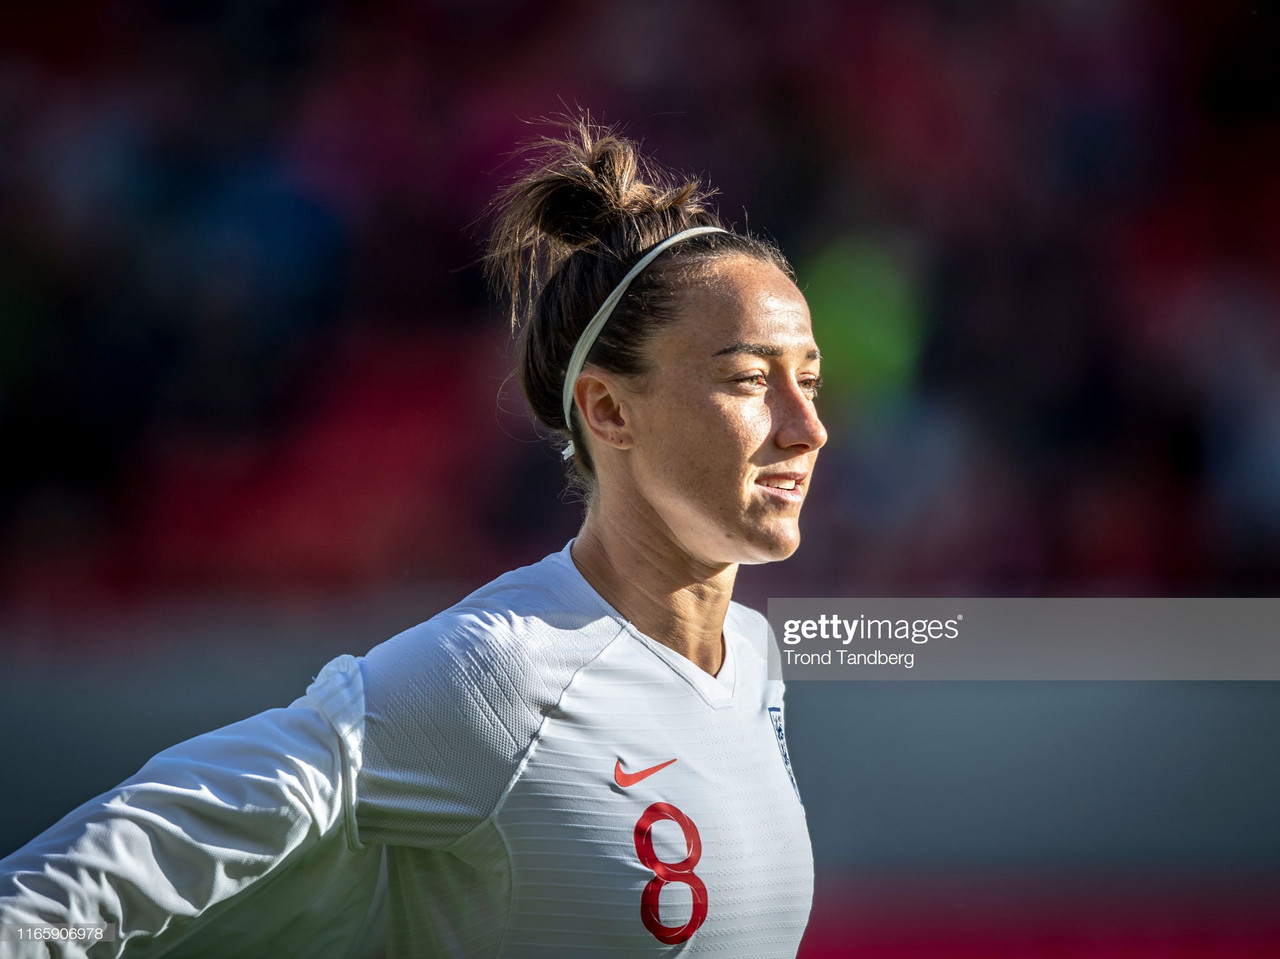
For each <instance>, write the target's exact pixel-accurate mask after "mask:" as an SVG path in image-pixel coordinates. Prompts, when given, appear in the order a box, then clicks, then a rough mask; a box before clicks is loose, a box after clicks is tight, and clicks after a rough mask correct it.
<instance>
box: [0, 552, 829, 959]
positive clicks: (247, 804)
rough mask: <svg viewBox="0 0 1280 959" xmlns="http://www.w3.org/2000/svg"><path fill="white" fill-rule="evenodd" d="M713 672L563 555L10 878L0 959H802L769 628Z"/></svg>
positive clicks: (76, 816)
mask: <svg viewBox="0 0 1280 959" xmlns="http://www.w3.org/2000/svg"><path fill="white" fill-rule="evenodd" d="M724 637H725V654H726V655H725V661H724V665H723V667H722V668H721V670H720V673H719V675H717V676H714V677H713V676H711V675H709V674H707V673H705V672H703V671H702V670H700V669H699V668H697V667H696V666H694V665H693V663H691V662H690V661H689V660H687V659H685V658H684V657H682V656H679V655H678V654H676V653H674V652H672V651H671V650H670V649H668V648H666V647H665V646H662V645H661V644H659V643H657V642H655V641H653V640H651V639H649V638H648V637H646V636H643V635H642V634H640V633H639V632H637V631H636V630H635V629H634V628H633V627H632V626H631V625H630V624H629V623H627V622H626V621H625V620H624V619H623V618H622V617H621V616H620V615H619V614H618V613H617V612H616V611H615V610H613V609H612V608H611V607H609V605H608V604H607V603H605V601H604V600H603V599H601V598H600V596H599V595H598V594H597V593H596V592H595V591H594V590H593V589H592V588H591V587H590V585H589V584H588V583H587V582H586V581H585V580H584V579H583V578H582V576H581V574H580V573H579V572H578V570H577V568H576V567H575V566H574V564H573V561H572V559H571V558H570V556H569V550H568V547H566V548H565V549H564V550H563V551H561V552H560V553H557V554H553V555H552V556H549V557H547V558H546V559H544V560H543V561H542V562H540V563H537V564H534V565H533V566H529V567H525V568H523V569H519V570H515V571H513V572H511V573H508V574H506V575H505V576H502V577H500V578H499V579H497V580H495V581H494V582H492V583H490V584H489V585H488V586H485V587H483V588H482V589H480V590H479V591H477V592H476V593H473V594H472V595H471V596H469V597H467V599H465V600H463V601H462V602H461V603H459V604H458V605H457V606H454V607H453V608H451V609H449V610H447V611H445V612H444V613H441V614H440V615H439V616H437V617H435V618H434V619H432V620H430V621H428V622H426V623H424V624H422V625H420V626H417V627H415V628H413V629H410V630H408V631H407V632H405V633H402V634H401V635H399V636H397V637H395V638H393V639H391V640H390V641H388V642H386V643H383V644H382V645H380V646H378V647H376V648H375V649H374V650H372V651H371V652H370V653H369V654H368V655H367V656H365V657H362V658H359V659H357V658H354V657H351V656H342V657H339V658H338V659H336V660H334V661H333V662H331V663H329V664H328V665H327V666H326V667H325V668H324V670H323V671H322V672H321V673H320V675H319V676H318V677H317V678H316V680H315V682H314V683H312V685H311V686H310V687H309V688H308V690H307V693H306V695H305V696H303V697H302V698H301V699H299V700H297V701H296V702H294V703H293V704H292V705H290V706H289V707H288V708H286V709H275V710H269V711H267V712H265V713H262V714H260V715H258V716H255V717H252V718H250V719H247V720H244V721H243V722H240V723H236V724H233V725H231V726H228V727H226V728H224V729H221V730H217V731H215V732H212V733H208V734H206V735H204V736H199V737H197V738H195V739H192V740H190V741H188V742H185V743H182V744H180V745H178V746H175V747H173V748H172V749H169V750H166V751H165V752H163V753H160V754H159V755H158V756H156V757H155V758H154V759H153V760H151V762H149V763H148V764H147V765H146V766H144V767H143V769H142V770H140V771H139V773H138V774H137V775H136V776H134V777H133V778H131V779H129V780H127V781H126V782H125V783H122V784H121V785H120V786H119V787H117V788H116V789H114V790H112V791H111V792H109V793H106V794H104V795H103V796H100V797H98V798H97V799H95V800H92V801H91V802H89V803H86V804H85V805H83V806H81V807H80V808H79V809H76V810H75V811H73V812H72V813H71V814H70V815H68V816H67V817H65V818H64V819H63V820H61V821H60V822H59V823H57V824H56V825H55V826H53V827H52V828H51V829H49V830H48V831H47V832H45V833H43V834H42V835H41V836H39V837H37V838H36V839H35V840H34V841H33V842H31V843H30V844H28V845H27V846H25V847H23V848H22V849H21V850H19V851H18V852H16V853H14V854H13V855H12V856H10V857H8V858H7V859H5V860H3V861H0V923H105V922H114V923H117V924H118V927H119V939H118V941H116V942H114V943H107V942H102V943H98V944H96V945H93V946H91V947H88V949H87V950H86V948H85V947H84V946H83V945H81V946H76V945H70V946H69V945H65V944H57V945H52V946H50V945H46V944H43V943H22V944H15V943H12V942H8V943H0V957H4V959H8V957H11V956H12V957H15V959H16V957H21V959H26V957H41V959H43V957H45V956H47V955H50V954H52V955H55V956H68V957H72V956H75V957H78V956H84V955H87V956H90V957H95V959H96V957H101V956H125V957H128V959H137V957H152V956H174V957H177V956H183V957H192V956H238V957H246V959H248V957H255V956H263V957H267V956H271V957H277V956H306V957H319V959H329V957H332V959H356V957H360V956H363V955H366V954H368V953H369V952H371V951H380V950H381V948H382V940H381V933H382V931H383V930H384V929H385V933H386V935H387V936H388V937H389V941H388V943H387V947H386V951H387V954H388V955H390V956H393V957H409V956H424V957H426V956H429V957H438V956H440V957H445V956H447V957H454V956H465V957H520V959H524V957H536V956H557V957H559V956H584V957H585V956H594V957H599V956H609V955H616V956H628V957H632V956H636V957H643V956H655V957H656V956H675V955H681V956H683V955H690V956H692V955H703V954H709V955H722V956H734V957H742V959H751V957H781V956H787V957H790V956H794V955H795V952H796V950H797V948H798V946H799V942H800V937H801V934H802V933H803V930H804V926H805V923H806V921H807V918H808V912H809V904H810V900H811V898H812V888H813V864H812V855H811V851H810V844H809V837H808V832H807V828H806V825H805V818H804V812H803V807H802V806H801V804H800V800H799V794H798V792H797V790H796V787H795V781H794V779H793V777H792V775H791V770H790V762H789V760H788V758H787V754H786V744H785V736H784V734H783V725H782V683H781V682H780V681H778V680H775V679H770V678H769V674H768V668H767V667H768V657H769V655H770V650H771V649H772V646H771V642H770V640H769V637H768V628H767V625H766V624H765V622H764V620H763V618H762V617H760V616H759V615H758V614H756V613H753V612H751V611H750V610H747V609H745V608H743V607H741V606H738V605H737V604H733V605H732V606H731V608H730V612H729V615H728V617H727V619H726V622H725V626H724Z"/></svg>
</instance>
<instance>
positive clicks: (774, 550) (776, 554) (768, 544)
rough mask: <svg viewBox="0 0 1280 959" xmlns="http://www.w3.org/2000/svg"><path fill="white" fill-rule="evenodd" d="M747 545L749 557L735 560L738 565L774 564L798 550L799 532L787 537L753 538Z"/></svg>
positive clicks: (793, 532)
mask: <svg viewBox="0 0 1280 959" xmlns="http://www.w3.org/2000/svg"><path fill="white" fill-rule="evenodd" d="M749 543H750V545H751V547H752V549H751V550H750V555H749V556H747V557H743V558H742V559H739V560H737V562H738V564H739V565H741V566H760V565H762V564H764V563H776V562H778V561H779V560H782V559H787V558H789V557H790V556H791V554H792V553H794V552H795V551H796V550H797V549H799V548H800V532H799V530H794V531H792V532H791V533H790V534H788V535H778V536H769V537H753V538H752V540H750V541H749Z"/></svg>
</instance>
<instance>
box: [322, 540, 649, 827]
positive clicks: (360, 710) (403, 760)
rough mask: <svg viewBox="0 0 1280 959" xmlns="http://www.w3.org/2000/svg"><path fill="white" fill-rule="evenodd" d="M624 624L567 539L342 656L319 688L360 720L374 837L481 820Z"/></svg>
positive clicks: (365, 805)
mask: <svg viewBox="0 0 1280 959" xmlns="http://www.w3.org/2000/svg"><path fill="white" fill-rule="evenodd" d="M624 629H625V624H624V623H622V622H621V621H620V620H619V619H618V618H617V615H616V613H614V612H613V611H612V610H611V609H610V608H609V607H608V605H607V604H605V603H604V601H603V600H602V599H600V597H599V596H598V595H597V594H596V593H595V591H594V590H592V589H591V588H590V586H588V585H587V584H586V582H585V580H583V579H582V577H581V575H580V574H579V573H578V572H577V569H576V567H574V566H573V562H572V560H571V559H570V558H569V556H568V552H567V550H566V551H564V552H562V553H559V554H555V555H553V556H550V557H548V558H547V559H545V560H543V561H542V562H540V563H535V564H534V565H532V566H527V567H524V568H522V569H518V570H514V571H512V572H510V573H507V574H506V575H504V576H501V577H499V578H498V579H496V580H494V581H493V582H491V583H489V584H488V585H487V586H484V587H482V588H481V589H479V590H477V591H476V592H474V593H472V594H471V595H470V596H468V597H466V598H465V599H464V600H462V601H461V602H460V603H458V604H457V605H455V606H452V607H450V608H449V609H447V610H445V611H444V612H442V613H440V614H439V615H438V616H435V617H433V618H432V619H430V620H428V621H427V622H425V623H422V624H420V625H418V626H415V627H413V628H412V629H409V630H406V631H405V632H403V633H401V634H399V635H398V636H395V637H393V638H392V639H390V640H388V641H387V642H385V643H383V644H381V645H380V646H377V647H375V648H374V649H372V650H371V651H370V652H369V653H368V654H367V655H366V656H363V657H360V658H358V659H357V658H354V657H347V658H345V659H344V660H342V661H335V663H334V664H331V665H332V668H333V670H334V673H333V675H332V676H329V677H326V676H325V674H322V675H321V676H320V677H318V678H317V681H316V683H315V684H313V688H312V689H311V690H309V694H310V695H311V696H312V698H313V699H323V700H324V701H325V702H326V704H327V711H328V712H329V713H330V715H331V716H334V715H336V714H339V713H340V714H342V715H345V716H347V717H348V718H349V719H350V721H351V726H350V729H351V734H352V735H351V739H352V740H353V741H355V743H356V745H357V746H358V749H359V756H358V763H359V768H360V774H359V780H358V783H357V789H356V792H357V796H356V806H357V818H358V820H359V824H358V825H359V833H360V836H361V838H362V840H366V841H367V840H369V839H373V840H375V841H384V842H393V843H399V844H408V845H439V844H441V843H444V842H448V841H451V840H453V839H456V838H458V837H459V836H460V835H462V834H463V833H465V832H466V831H467V830H468V829H469V828H471V827H472V826H474V825H475V824H476V823H477V822H478V821H479V820H480V819H482V818H483V817H484V816H486V815H487V814H488V811H489V810H491V809H492V808H493V805H494V803H495V802H496V801H497V799H498V797H499V796H500V795H501V793H502V790H503V789H504V788H505V786H506V784H507V782H508V781H509V780H510V778H511V777H512V776H513V775H515V774H516V771H517V770H518V769H519V767H520V762H521V759H522V758H523V756H524V754H525V752H526V751H527V750H528V748H529V746H530V744H531V743H532V742H533V741H534V739H535V737H536V735H537V733H538V730H539V729H540V728H541V726H542V723H543V721H544V719H545V717H546V716H547V714H548V713H549V712H550V711H551V710H552V709H554V708H555V707H556V705H557V704H558V703H559V702H560V699H561V697H562V696H563V694H564V691H565V689H566V688H567V687H568V686H569V684H570V683H571V682H572V680H573V677H574V676H575V675H576V673H577V672H578V671H579V670H580V669H582V668H583V667H584V666H585V665H587V664H588V663H590V662H591V661H592V660H594V659H595V658H596V657H597V656H599V655H600V654H601V652H603V650H604V649H605V648H607V647H608V646H609V645H610V644H611V643H612V642H613V640H614V639H616V638H617V637H618V636H619V635H620V634H622V633H623V631H624ZM326 678H327V680H328V681H327V682H326V683H322V682H321V680H322V679H326ZM335 725H338V726H339V730H340V732H344V731H345V730H344V728H343V726H342V725H341V724H340V723H339V722H336V721H335ZM423 813H427V814H428V815H426V816H424V815H423Z"/></svg>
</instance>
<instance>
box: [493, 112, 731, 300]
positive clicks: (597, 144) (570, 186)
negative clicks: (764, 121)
mask: <svg viewBox="0 0 1280 959" xmlns="http://www.w3.org/2000/svg"><path fill="white" fill-rule="evenodd" d="M557 125H558V126H559V127H560V135H559V136H545V137H541V138H539V139H536V140H534V141H533V142H531V143H528V144H526V145H525V146H524V147H523V149H522V150H521V151H520V153H521V154H523V156H524V157H525V159H526V160H527V161H528V170H527V172H526V173H525V175H524V176H523V177H521V178H520V179H519V180H518V181H517V182H515V183H513V184H511V185H510V186H508V187H507V188H506V189H505V190H504V191H503V192H502V193H500V194H499V195H498V196H497V197H496V198H495V199H494V203H493V210H494V211H495V216H494V223H493V232H492V234H491V236H490V240H489V251H488V254H487V256H486V269H487V272H488V275H489V277H490V279H491V280H492V281H493V282H494V285H495V286H496V287H497V288H498V289H499V290H501V291H503V292H505V293H507V294H508V295H509V296H510V299H511V304H512V321H513V323H514V322H515V321H516V318H517V316H518V315H519V314H520V313H521V312H523V308H524V305H525V304H527V303H528V302H530V301H531V299H532V297H533V295H534V294H535V293H536V291H537V290H538V289H539V288H540V287H541V285H542V279H543V278H544V277H547V276H550V275H551V274H553V273H554V272H555V271H556V269H557V268H558V267H559V265H560V264H561V263H563V262H564V261H565V260H566V259H568V258H569V257H570V256H572V255H573V254H574V253H576V252H577V251H579V250H585V249H591V250H593V251H598V252H601V253H604V254H606V256H607V257H608V258H609V259H610V260H612V261H613V262H627V261H630V260H634V259H635V258H636V257H637V256H639V255H640V254H641V253H642V252H643V251H644V249H646V248H647V247H649V246H651V245H652V244H653V243H656V242H658V241H659V240H661V239H662V238H664V237H666V236H670V235H671V234H672V233H675V232H677V231H679V230H681V229H685V228H686V227H689V226H695V225H696V226H701V225H706V224H709V223H718V222H719V221H718V220H717V219H716V217H715V214H714V213H713V212H712V211H711V210H710V209H709V208H708V205H707V203H706V202H705V201H706V200H707V198H708V197H710V196H711V195H712V194H711V191H708V190H704V189H703V188H702V186H701V184H700V183H699V182H698V181H697V180H696V179H691V178H685V177H678V176H674V175H672V174H671V173H669V172H668V171H666V170H664V169H662V168H661V167H658V166H655V165H653V164H651V163H649V162H648V161H647V160H645V158H644V157H643V156H642V155H641V154H640V149H639V146H638V145H637V144H636V143H635V142H633V141H632V140H629V139H627V138H625V137H623V136H621V135H619V134H618V133H617V132H616V131H615V130H614V129H613V128H610V127H602V126H599V125H597V124H595V123H593V122H592V121H591V119H590V118H589V117H585V116H584V117H581V118H565V119H562V120H560V121H559V122H558V124H557Z"/></svg>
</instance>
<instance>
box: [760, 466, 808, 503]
mask: <svg viewBox="0 0 1280 959" xmlns="http://www.w3.org/2000/svg"><path fill="white" fill-rule="evenodd" d="M805 479H806V474H804V473H771V474H769V475H768V476H762V477H760V478H759V479H758V480H756V483H757V484H758V485H759V486H763V487H764V488H765V489H766V490H768V494H767V495H769V496H771V497H774V498H777V499H781V500H783V501H784V502H787V503H799V502H801V501H803V499H804V484H805Z"/></svg>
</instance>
